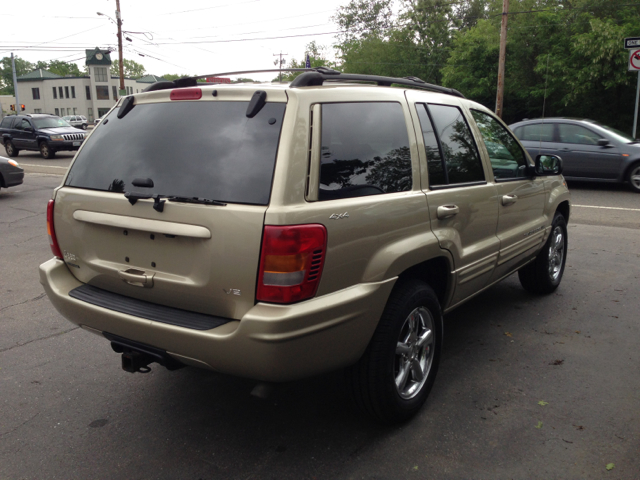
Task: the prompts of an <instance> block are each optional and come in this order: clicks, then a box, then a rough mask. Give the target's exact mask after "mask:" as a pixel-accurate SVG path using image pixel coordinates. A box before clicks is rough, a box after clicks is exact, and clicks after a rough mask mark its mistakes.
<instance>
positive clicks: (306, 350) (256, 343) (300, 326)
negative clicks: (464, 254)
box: [40, 259, 396, 382]
mask: <svg viewBox="0 0 640 480" xmlns="http://www.w3.org/2000/svg"><path fill="white" fill-rule="evenodd" d="M395 280H396V279H395V278H393V279H390V280H386V281H383V282H377V283H366V284H359V285H356V286H354V287H350V288H348V289H345V290H341V291H338V292H334V293H331V294H328V295H324V296H321V297H317V298H313V299H311V300H308V301H305V302H301V303H298V304H294V305H272V304H266V303H258V304H256V305H255V306H254V307H253V308H252V309H250V310H249V311H248V312H247V314H246V315H245V316H244V317H243V318H242V319H241V320H240V321H232V322H229V323H226V324H224V325H221V326H219V327H217V328H214V329H211V330H204V331H202V330H194V329H189V328H183V327H179V326H175V325H169V324H166V323H160V322H155V321H151V320H148V319H144V318H140V317H135V316H131V315H127V314H123V313H119V312H116V311H113V310H109V309H107V308H103V307H99V306H96V305H92V304H90V303H86V302H83V301H81V300H78V299H75V298H72V297H70V296H69V292H70V291H71V290H73V289H74V288H76V287H79V286H81V285H82V283H81V282H79V281H78V280H77V279H76V278H75V277H74V276H73V275H72V274H71V272H70V271H69V269H68V267H67V266H66V264H65V263H64V262H63V261H62V260H59V259H51V260H49V261H48V262H46V263H43V264H42V265H40V283H42V285H43V286H44V289H45V291H46V293H47V295H48V296H49V299H50V300H51V303H53V305H54V306H55V307H56V309H57V310H58V311H59V312H60V313H61V314H62V315H63V316H64V317H66V318H67V319H68V320H70V321H71V322H73V323H75V324H77V325H80V326H82V327H84V328H85V329H87V330H89V331H93V332H94V333H102V332H107V333H111V334H113V335H118V336H120V337H124V338H128V339H130V340H134V341H137V342H141V343H145V344H147V345H151V346H154V347H157V348H160V349H163V350H166V351H167V352H168V353H169V354H170V355H171V356H172V357H174V358H176V359H178V360H180V361H181V362H183V363H185V364H188V365H194V366H199V367H203V368H210V369H212V370H216V371H219V372H223V373H227V374H231V375H237V376H242V377H248V378H253V379H256V380H263V381H272V382H282V381H289V380H297V379H300V378H305V377H309V376H312V375H315V374H319V373H323V372H327V371H331V370H335V369H337V368H340V367H344V366H347V365H350V364H353V363H355V362H356V361H357V360H358V359H359V358H360V357H361V356H362V354H363V352H364V350H365V348H366V346H367V344H368V343H369V340H370V339H371V336H372V335H373V332H374V330H375V328H376V326H377V324H378V320H379V318H380V316H381V315H382V311H383V309H384V306H385V304H386V301H387V298H388V297H389V294H390V293H391V289H392V288H393V285H394V284H395Z"/></svg>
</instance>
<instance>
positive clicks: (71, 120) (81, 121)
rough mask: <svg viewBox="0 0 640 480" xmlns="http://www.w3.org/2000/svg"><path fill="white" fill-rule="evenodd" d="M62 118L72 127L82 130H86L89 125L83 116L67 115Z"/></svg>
mask: <svg viewBox="0 0 640 480" xmlns="http://www.w3.org/2000/svg"><path fill="white" fill-rule="evenodd" d="M62 118H63V119H65V120H66V121H67V123H68V124H69V125H71V126H72V127H76V128H81V129H83V130H86V129H87V126H88V125H89V121H88V120H87V117H85V116H84V115H67V116H66V117H62Z"/></svg>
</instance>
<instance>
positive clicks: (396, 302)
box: [345, 280, 442, 423]
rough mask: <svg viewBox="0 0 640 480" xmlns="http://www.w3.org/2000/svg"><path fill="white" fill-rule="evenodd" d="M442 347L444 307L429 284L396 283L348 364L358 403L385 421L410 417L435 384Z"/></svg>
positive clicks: (348, 380)
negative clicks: (355, 360)
mask: <svg viewBox="0 0 640 480" xmlns="http://www.w3.org/2000/svg"><path fill="white" fill-rule="evenodd" d="M441 349H442V313H441V309H440V303H439V302H438V298H437V297H436V295H435V293H434V292H433V290H432V289H431V287H429V285H427V284H426V283H424V282H421V281H418V280H411V281H405V282H403V283H401V284H399V285H397V286H396V287H395V289H394V291H393V293H392V294H391V297H390V298H389V301H388V302H387V306H386V307H385V310H384V313H383V314H382V317H381V319H380V323H379V324H378V327H377V328H376V331H375V333H374V334H373V338H372V339H371V342H370V343H369V346H368V347H367V350H366V351H365V353H364V355H363V356H362V358H361V359H360V360H359V361H358V363H357V364H356V365H354V366H352V367H349V368H348V369H347V370H346V375H345V378H346V381H347V387H348V389H349V390H350V391H351V394H352V396H353V398H354V400H355V403H356V404H357V405H358V407H359V408H360V409H361V410H363V411H364V412H365V413H367V414H369V415H371V416H373V417H374V418H377V419H378V420H380V421H382V422H384V423H398V422H403V421H406V420H408V419H409V418H411V417H412V416H414V415H415V414H416V413H417V412H418V410H420V408H421V407H422V405H423V404H424V402H425V400H426V399H427V396H428V395H429V392H430V390H431V388H432V387H433V383H434V382H435V378H436V374H437V372H438V365H439V363H440V351H441Z"/></svg>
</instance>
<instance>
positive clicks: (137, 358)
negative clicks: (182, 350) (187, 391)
mask: <svg viewBox="0 0 640 480" xmlns="http://www.w3.org/2000/svg"><path fill="white" fill-rule="evenodd" d="M103 335H104V336H105V337H106V338H107V339H108V340H110V341H111V348H112V349H113V351H114V352H116V353H121V354H122V369H123V370H124V371H125V372H129V373H136V372H140V373H149V372H150V371H151V367H149V364H150V363H153V362H156V363H159V364H160V365H162V366H164V367H166V368H167V370H177V369H179V368H183V367H185V366H186V365H184V364H183V363H180V362H179V361H178V360H176V359H175V358H173V357H172V356H171V355H169V354H168V353H167V352H166V351H165V350H161V349H159V348H156V347H152V346H150V345H145V344H144V343H139V342H136V341H133V340H129V339H127V338H122V337H118V336H117V335H113V334H111V333H107V332H104V333H103Z"/></svg>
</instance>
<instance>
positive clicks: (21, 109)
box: [20, 103, 24, 112]
mask: <svg viewBox="0 0 640 480" xmlns="http://www.w3.org/2000/svg"><path fill="white" fill-rule="evenodd" d="M20 111H22V112H24V103H23V104H22V105H20Z"/></svg>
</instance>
